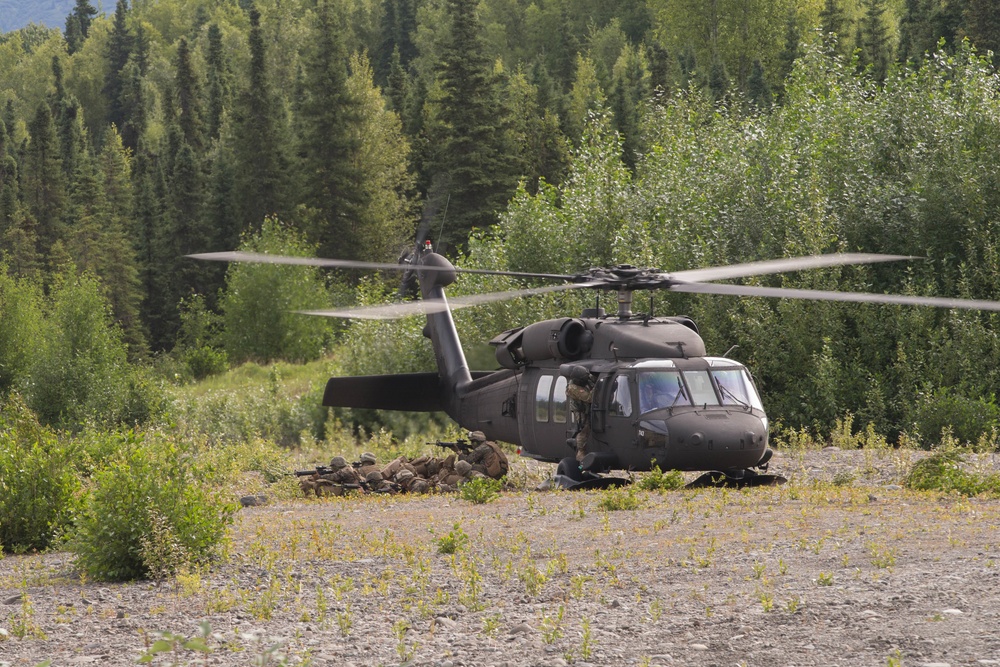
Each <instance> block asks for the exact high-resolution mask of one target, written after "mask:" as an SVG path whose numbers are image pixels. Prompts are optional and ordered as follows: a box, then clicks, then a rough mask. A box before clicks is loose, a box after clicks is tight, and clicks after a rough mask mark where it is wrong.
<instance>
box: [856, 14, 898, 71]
mask: <svg viewBox="0 0 1000 667" xmlns="http://www.w3.org/2000/svg"><path fill="white" fill-rule="evenodd" d="M862 7H863V8H864V15H862V17H861V20H860V21H859V22H858V39H857V42H858V46H859V48H860V54H859V56H860V58H859V60H860V64H861V66H863V67H871V71H872V76H873V77H874V78H875V80H876V81H884V80H885V76H886V74H887V72H888V70H889V62H890V61H891V60H892V56H891V52H890V49H891V48H892V45H891V43H890V42H889V28H888V26H886V23H885V17H884V15H885V0H863V2H862Z"/></svg>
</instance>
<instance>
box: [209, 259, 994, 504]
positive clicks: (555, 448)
mask: <svg viewBox="0 0 1000 667" xmlns="http://www.w3.org/2000/svg"><path fill="white" fill-rule="evenodd" d="M190 257H192V258H195V259H204V260H217V261H248V262H264V263H281V264H299V265H311V266H319V267H330V268H341V269H345V268H346V269H368V270H373V269H380V270H381V269H389V270H395V271H402V272H404V273H405V274H407V275H409V276H415V277H416V279H417V281H418V283H419V288H420V294H421V300H417V301H408V302H402V303H396V304H389V305H384V306H369V307H360V308H345V309H337V310H317V311H303V312H305V313H306V314H309V315H321V316H327V317H343V318H370V319H394V318H398V317H403V316H407V315H414V314H421V313H422V314H424V315H426V318H427V325H426V327H425V328H424V335H425V336H426V337H427V338H429V339H430V341H431V344H432V346H433V348H434V356H435V358H436V362H437V368H438V370H437V372H428V373H407V374H387V375H374V376H360V377H334V378H330V380H329V381H328V383H327V386H326V390H325V394H324V397H323V405H325V406H330V407H345V408H370V409H380V410H406V411H443V412H445V413H447V414H448V416H449V417H451V418H452V419H453V420H454V421H456V422H457V423H458V424H459V425H461V426H462V427H463V428H465V429H468V430H470V431H482V432H483V433H485V434H486V437H487V438H489V439H491V440H501V441H504V442H508V443H511V444H514V445H516V446H518V448H519V452H520V453H521V454H522V455H525V456H528V457H531V458H534V459H538V460H541V461H547V462H552V463H557V464H558V466H557V469H556V476H555V480H556V481H557V483H559V484H560V485H562V486H565V487H574V486H596V485H601V484H602V482H601V480H607V479H609V478H606V477H601V473H606V472H609V471H612V470H628V471H647V470H651V469H652V468H653V466H658V467H659V468H660V469H661V470H681V471H709V472H708V473H707V474H706V476H703V479H705V480H706V481H708V482H710V483H713V484H714V483H719V484H722V483H727V484H735V485H737V486H742V485H753V484H760V483H774V482H781V481H784V480H783V479H782V478H780V477H777V476H773V475H766V474H763V473H765V471H766V470H767V466H768V461H769V460H770V458H771V454H772V452H771V450H770V449H769V448H768V417H767V414H766V413H765V411H764V405H763V402H762V401H761V398H760V394H759V393H758V391H757V387H756V385H755V383H754V379H753V376H752V375H751V374H750V372H749V370H748V369H747V368H746V367H745V366H744V365H743V364H741V363H739V362H738V361H735V360H733V359H728V358H726V357H725V356H709V355H708V354H707V352H706V349H705V343H704V341H703V340H702V338H701V336H700V335H699V331H698V327H697V325H696V324H695V322H694V321H693V320H691V319H690V318H688V317H683V316H670V317H655V316H653V315H652V314H651V313H645V314H636V313H633V312H632V296H633V292H635V291H638V290H654V289H655V290H668V291H672V292H688V293H699V294H724V295H737V296H757V297H760V296H764V297H777V298H796V299H818V300H832V301H848V302H869V303H886V304H904V305H922V306H937V307H943V308H966V309H984V310H1000V302H995V301H981V300H969V299H950V298H937V297H920V296H903V295H892V294H871V293H859V292H836V291H820V290H805V289H787V288H773V287H762V286H752V285H734V284H728V283H716V282H713V281H717V280H725V279H731V278H742V277H748V276H756V275H765V274H773V273H782V272H790V271H800V270H806V269H815V268H821V267H831V266H840V265H847V264H871V263H876V262H890V261H900V260H909V259H916V258H914V257H908V256H902V255H876V254H861V253H853V254H852V253H841V254H828V255H814V256H807V257H794V258H786V259H778V260H768V261H760V262H753V263H748V264H737V265H730V266H722V267H712V268H703V269H693V270H686V271H678V272H674V273H666V272H663V271H659V270H656V269H649V268H639V267H636V266H631V265H627V264H622V265H619V266H615V267H612V268H592V269H590V270H588V271H585V272H582V273H577V274H542V273H520V272H510V271H492V270H488V269H458V268H455V266H454V265H453V264H452V263H451V262H450V261H448V259H446V258H445V257H444V256H442V255H441V254H438V253H437V252H435V251H434V249H433V247H432V245H431V243H430V241H425V242H424V243H423V244H422V245H421V244H419V243H418V246H417V249H416V250H415V251H414V252H412V253H410V254H409V255H405V256H404V257H403V258H401V262H400V263H397V264H391V263H378V262H359V261H353V260H336V259H318V258H305V257H284V256H275V255H266V254H257V253H247V252H221V253H205V254H200V255H191V256H190ZM462 273H479V274H490V275H502V276H513V277H517V278H531V279H541V280H552V281H559V283H560V284H557V285H550V286H547V287H536V288H527V289H521V290H513V291H508V292H495V293H489V294H478V295H471V296H462V297H457V298H455V299H452V300H451V301H449V300H448V299H447V298H446V296H445V288H446V287H448V286H449V285H451V284H452V283H454V282H455V280H456V279H457V276H458V275H459V274H462ZM573 289H595V290H605V291H614V292H615V295H616V302H617V312H615V313H612V314H608V313H606V312H605V311H604V309H603V308H600V307H595V308H588V309H585V310H584V311H583V313H581V314H580V316H579V317H561V318H557V319H551V320H546V321H542V322H535V323H533V324H529V325H527V326H524V327H517V328H514V329H510V330H508V331H504V332H503V333H501V334H499V335H498V336H496V337H495V338H493V340H491V341H490V345H492V346H493V347H494V348H495V356H496V360H497V364H498V365H499V369H497V370H493V371H471V370H470V369H469V366H468V363H467V362H466V359H465V355H464V353H463V351H462V346H461V344H460V341H459V336H458V332H457V330H456V328H455V323H454V320H453V319H452V313H451V311H452V310H453V309H455V308H464V307H469V306H474V305H477V304H482V303H488V302H492V301H499V300H504V299H510V298H515V297H522V296H528V295H533V294H543V293H548V292H556V291H562V290H573ZM574 381H575V382H578V383H589V385H590V386H591V387H592V400H591V402H590V404H589V406H584V407H585V408H586V407H589V410H586V411H585V412H584V413H582V414H578V413H577V411H574V410H571V409H570V401H569V400H568V399H567V396H566V390H567V386H568V384H569V383H570V382H574ZM578 407H579V406H578ZM582 422H589V424H588V425H589V429H588V430H587V432H586V433H585V437H584V440H585V442H584V443H583V445H584V447H583V448H582V449H581V451H582V453H583V456H581V457H580V458H582V460H578V457H577V456H576V454H577V451H578V449H577V446H578V445H577V441H576V436H577V435H578V433H579V431H580V427H581V423H582Z"/></svg>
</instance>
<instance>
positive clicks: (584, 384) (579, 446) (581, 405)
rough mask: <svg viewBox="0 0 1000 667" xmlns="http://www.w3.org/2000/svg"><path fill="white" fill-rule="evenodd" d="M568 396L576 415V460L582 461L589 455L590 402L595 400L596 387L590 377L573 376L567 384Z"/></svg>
mask: <svg viewBox="0 0 1000 667" xmlns="http://www.w3.org/2000/svg"><path fill="white" fill-rule="evenodd" d="M566 398H568V399H569V400H570V402H571V403H570V407H571V408H572V410H573V415H574V417H576V436H575V437H576V460H577V461H582V460H583V457H584V456H586V455H587V441H588V440H590V404H591V403H592V402H593V400H594V387H593V385H592V384H591V382H590V379H589V378H587V379H583V380H580V379H577V378H573V379H572V380H570V381H569V384H567V385H566Z"/></svg>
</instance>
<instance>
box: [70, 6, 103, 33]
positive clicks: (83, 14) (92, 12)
mask: <svg viewBox="0 0 1000 667" xmlns="http://www.w3.org/2000/svg"><path fill="white" fill-rule="evenodd" d="M72 16H74V17H76V21H77V23H78V24H79V26H80V34H81V35H83V38H84V39H87V37H89V36H90V24H91V23H93V21H94V17H95V16H97V9H95V8H94V6H93V5H92V4H90V1H89V0H76V6H75V7H74V8H73V14H72Z"/></svg>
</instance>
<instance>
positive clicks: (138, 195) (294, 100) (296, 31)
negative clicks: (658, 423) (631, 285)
mask: <svg viewBox="0 0 1000 667" xmlns="http://www.w3.org/2000/svg"><path fill="white" fill-rule="evenodd" d="M998 47H1000V30H998V29H997V26H996V25H995V20H994V17H993V16H992V14H991V3H987V2H985V1H983V0H964V1H963V2H943V1H941V0H930V1H920V2H918V1H916V0H912V1H911V0H906V1H905V2H896V3H888V2H886V1H885V0H861V1H860V2H853V1H850V0H826V1H825V2H817V1H815V0H814V1H812V2H801V1H800V2H793V1H791V0H781V1H779V2H764V1H763V0H751V1H746V0H742V1H740V2H734V1H730V0H719V1H718V2H713V3H708V4H706V3H695V2H690V1H688V0H629V1H628V2H621V3H605V2H595V1H594V0H535V1H534V2H527V1H523V0H483V1H482V2H473V1H472V0H379V1H376V0H291V1H289V0H283V1H282V2H278V1H277V0H259V1H257V2H249V1H244V0H239V1H237V0H145V1H141V2H140V1H138V0H136V2H134V3H133V4H132V5H130V4H129V3H128V2H127V0H119V2H118V3H117V5H116V7H115V11H114V13H113V14H112V15H110V16H100V15H98V13H97V11H96V10H95V9H94V8H93V6H92V5H90V4H89V2H88V1H87V0H77V3H76V7H75V8H74V10H73V12H72V13H71V14H70V15H69V16H68V17H67V20H66V28H65V30H49V29H45V28H41V27H39V26H28V27H27V28H23V29H21V30H18V31H14V32H10V33H6V34H4V35H0V261H2V266H3V268H4V274H5V275H4V277H3V279H2V280H0V314H2V315H3V318H4V319H3V321H4V327H3V330H2V331H0V390H3V391H10V390H16V391H19V392H21V393H23V394H24V395H25V397H26V400H27V401H28V403H29V405H33V406H43V405H44V406H49V407H47V408H46V410H48V412H46V413H45V414H43V415H42V417H43V419H44V420H45V421H47V422H48V423H56V424H63V425H67V426H73V425H74V424H79V423H80V422H81V421H87V420H90V421H94V420H97V421H102V420H104V421H116V420H118V421H122V420H124V421H130V420H131V421H134V420H136V419H141V418H143V415H149V414H153V413H155V411H156V410H157V409H158V401H159V400H160V399H159V397H158V395H157V394H156V392H155V391H153V390H152V389H151V386H152V385H151V383H150V381H149V378H148V375H147V374H146V371H145V370H143V369H144V368H145V367H146V366H147V365H148V363H149V361H150V360H151V359H160V358H163V357H165V356H166V357H171V358H174V359H180V360H183V361H184V363H185V364H186V366H187V369H188V372H189V374H190V375H192V376H201V375H203V374H205V373H210V372H214V371H216V370H218V369H220V368H224V367H225V366H226V364H227V363H236V362H240V361H243V360H246V359H251V360H257V361H266V360H270V359H275V358H286V359H294V360H305V359H310V358H316V357H318V356H320V355H321V354H323V353H324V351H326V350H329V349H331V348H332V347H333V346H341V347H342V348H343V349H345V350H347V351H348V354H346V355H345V356H346V357H347V358H349V359H350V360H351V361H350V364H348V365H350V366H351V368H350V370H352V371H354V372H386V370H387V369H386V368H385V366H386V364H396V365H398V366H399V367H403V368H406V369H410V370H415V369H417V368H421V367H425V366H426V365H427V364H429V363H430V357H429V356H428V355H427V354H423V353H420V352H418V351H416V350H415V349H414V347H415V346H420V345H421V344H422V341H421V340H420V336H419V327H416V328H414V326H411V325H410V324H404V325H383V324H372V323H365V324H357V325H350V326H348V327H346V328H344V329H334V328H333V326H332V325H330V324H329V323H325V322H324V323H319V324H313V323H310V324H306V325H303V324H302V323H301V321H296V320H295V318H289V317H285V316H278V315H275V316H274V317H264V316H262V315H260V313H259V310H254V309H255V308H259V307H260V306H262V305H263V304H264V303H274V304H278V307H280V304H281V303H292V304H296V305H295V307H296V308H298V307H300V306H299V305H298V304H304V303H306V302H312V303H314V305H315V306H321V305H325V304H322V303H316V302H317V301H325V302H327V303H337V302H347V301H357V302H366V301H372V300H377V299H380V298H389V296H390V295H391V294H392V293H394V291H395V287H397V286H398V285H388V284H387V285H381V284H377V283H374V282H370V281H362V282H360V283H359V282H358V277H357V276H344V275H323V274H318V273H315V272H314V273H313V274H310V275H299V276H294V275H292V274H287V273H281V274H280V277H278V274H275V277H269V275H268V274H266V273H255V271H254V270H248V269H246V268H239V269H236V268H234V269H230V270H228V271H227V269H226V267H224V266H217V265H211V264H199V263H196V262H193V261H191V260H188V259H186V258H184V255H186V254H189V253H195V252H207V251H213V250H231V249H234V248H237V247H244V248H266V249H272V248H273V249H282V248H283V249H284V251H285V252H288V253H293V254H308V253H319V254H323V255H327V256H333V257H339V258H347V259H363V260H377V261H394V260H395V259H396V258H397V257H398V256H399V253H400V251H401V250H402V249H404V248H406V247H410V246H412V244H413V242H414V237H415V236H416V235H417V234H418V229H421V230H430V233H431V235H432V236H433V237H434V240H435V242H436V243H437V244H438V245H439V247H440V248H442V249H445V250H446V252H447V253H448V254H450V255H451V256H452V257H453V258H455V260H456V262H459V263H465V264H468V265H474V266H484V267H489V268H498V269H512V270H526V271H544V272H557V271H573V270H578V269H582V268H586V267H588V266H591V265H601V264H610V263H617V262H628V263H632V264H643V265H650V266H657V267H659V268H662V269H664V270H677V269H684V268H691V267H695V266H707V265H713V264H724V263H733V262H745V261H752V260H757V259H770V258H774V257H780V256H787V255H801V254H810V253H820V252H836V251H866V252H885V253H892V254H907V255H913V256H919V257H922V258H926V259H923V260H921V261H915V262H909V263H906V264H905V265H900V266H883V267H879V268H878V269H855V268H851V269H842V270H836V271H834V270H828V271H814V272H808V273H803V274H793V275H787V276H779V277H773V278H767V279H761V281H763V282H767V283H768V284H775V285H781V286H786V287H810V288H824V289H854V290H858V291H895V292H899V291H903V292H909V293H914V294H928V295H939V296H943V295H948V296H963V297H973V298H986V299H996V298H1000V274H998V267H1000V256H998V254H997V253H998V251H997V245H998V243H997V238H996V237H994V235H993V232H994V231H996V230H997V225H998V209H997V206H998V203H1000V202H998V196H1000V195H998V194H997V193H998V192H1000V188H998V187H997V185H998V183H997V180H998V179H997V177H998V169H1000V167H998V165H997V162H998V161H997V160H996V154H997V146H998V139H1000V107H998V101H997V94H998V80H997V74H996V70H995V68H994V64H993V62H992V50H995V49H997V48H998ZM277 282H280V283H281V284H282V285H286V287H285V288H284V290H285V291H287V294H286V295H285V296H283V297H282V298H281V299H272V300H265V298H264V296H263V292H261V290H262V289H263V288H266V286H267V285H269V284H277ZM507 286H510V283H509V281H502V280H488V279H471V278H470V279H468V280H465V279H463V281H460V283H459V284H458V285H456V289H458V290H465V291H475V290H486V289H489V290H494V289H502V288H504V287H507ZM265 291H266V290H265ZM255 295H261V296H255ZM590 298H592V297H591V296H586V297H582V296H581V297H576V296H569V295H563V296H560V297H546V298H536V299H533V300H523V302H520V301H519V302H517V303H513V304H502V305H494V306H489V307H483V308H481V309H476V311H475V312H462V313H461V314H459V315H457V319H458V322H459V326H460V328H461V331H462V334H463V336H464V337H465V338H466V339H469V340H477V341H478V340H488V339H489V338H491V337H492V336H493V335H495V334H496V333H497V332H499V331H502V330H504V329H507V328H510V327H512V326H517V325H521V324H525V323H528V322H529V321H531V319H532V318H534V317H540V316H542V315H544V314H547V313H553V312H559V313H560V314H567V313H568V312H569V313H572V312H575V311H577V310H578V309H579V308H580V307H581V306H582V300H584V299H590ZM656 299H657V300H658V301H660V302H662V303H657V304H656V308H657V310H658V312H668V311H671V312H684V313H686V314H689V315H692V316H694V317H695V319H696V320H697V321H698V322H699V324H700V326H701V329H702V331H703V333H704V334H705V338H706V342H707V343H708V345H709V349H710V350H712V351H713V352H715V353H722V352H724V351H725V350H726V349H728V348H729V347H730V346H731V345H733V344H738V345H739V346H740V348H739V352H738V356H739V358H740V359H741V360H743V361H746V362H747V363H748V364H749V365H750V367H751V368H752V369H753V370H754V373H755V374H756V377H757V380H758V383H759V384H760V385H761V389H762V390H763V393H764V395H765V402H766V405H767V407H768V410H769V413H771V414H772V415H773V416H774V417H775V418H777V419H778V420H779V421H780V422H782V423H783V424H784V425H785V426H787V427H791V428H814V427H815V428H818V429H820V430H823V431H828V430H829V429H830V428H832V427H833V425H834V424H835V422H836V421H837V420H838V419H842V418H843V417H844V415H847V414H852V415H854V416H855V419H856V421H857V423H859V424H867V423H871V424H873V425H874V426H875V428H876V429H878V430H879V432H882V433H886V434H889V435H893V436H895V435H898V434H900V433H904V432H905V433H909V434H911V435H916V436H920V435H922V436H925V437H927V438H932V439H933V438H937V437H938V436H939V435H940V433H941V430H942V428H945V427H950V428H952V429H953V430H954V432H955V434H956V435H957V436H958V437H959V438H961V439H965V440H972V441H975V440H976V439H977V438H980V437H981V436H983V434H989V433H990V432H991V429H995V428H996V427H998V426H1000V408H998V407H997V405H996V403H995V394H996V392H997V388H998V384H1000V377H998V372H1000V370H998V369H1000V363H998V362H1000V358H998V357H1000V343H998V341H997V335H996V324H997V323H996V321H995V320H996V318H995V316H994V315H990V314H986V313H979V312H974V311H961V312H959V311H932V310H928V309H924V308H912V307H908V308H904V307H890V306H847V305H842V304H828V303H822V304H818V303H809V302H791V301H775V302H768V301H764V300H761V299H735V298H728V297H694V296H687V297H669V298H668V297H662V296H658V297H656ZM82 304H89V305H88V306H87V308H83V306H82ZM84 310H86V311H87V312H83V311H84ZM251 326H260V327H262V328H261V329H260V330H256V329H253V330H251V329H249V327H251ZM74 327H75V328H74ZM263 327H270V328H269V329H267V330H266V333H265V329H263ZM74 331H77V332H89V333H87V335H86V336H84V337H83V338H80V337H79V336H78V337H76V338H74V337H73V336H74V334H73V332H74ZM373 333H377V334H378V336H377V338H376V337H373V335H372V334H373ZM36 337H37V338H38V339H40V340H44V341H46V343H45V344H44V345H38V346H31V345H27V344H26V343H25V341H26V340H29V339H31V340H34V339H35V338H36ZM373 340H377V341H378V345H377V346H373V345H372V341H373ZM268 341H273V344H272V343H268ZM44 355H49V356H48V357H45V356H44ZM47 359H69V360H73V363H74V364H83V365H82V366H79V367H80V368H82V369H85V371H83V370H81V371H80V372H79V373H75V372H73V377H75V378H78V380H79V383H78V384H79V386H78V387H76V388H74V386H69V385H66V386H63V385H60V391H63V392H64V393H65V394H66V396H61V397H54V398H53V397H47V395H46V394H45V392H52V391H54V390H55V388H54V387H53V384H54V380H53V378H51V377H49V375H51V373H52V372H54V371H53V370H52V364H51V363H50V362H49V361H47ZM81 360H89V361H86V363H84V361H81ZM62 368H64V369H69V368H73V366H72V365H70V366H66V365H64V366H62ZM100 369H107V372H108V373H109V374H111V375H108V376H107V378H112V377H113V379H104V380H101V379H100V377H98V376H99V375H100V374H101V373H102V372H103V371H101V370H100ZM115 373H116V374H117V375H114V374H115ZM47 374H48V375H47ZM64 384H65V383H64ZM101 387H103V388H104V389H101ZM72 391H77V392H78V394H73V395H70V392H72ZM79 392H82V393H79ZM95 392H96V393H95ZM81 397H82V398H81ZM52 406H55V407H52ZM60 406H61V407H60Z"/></svg>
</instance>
